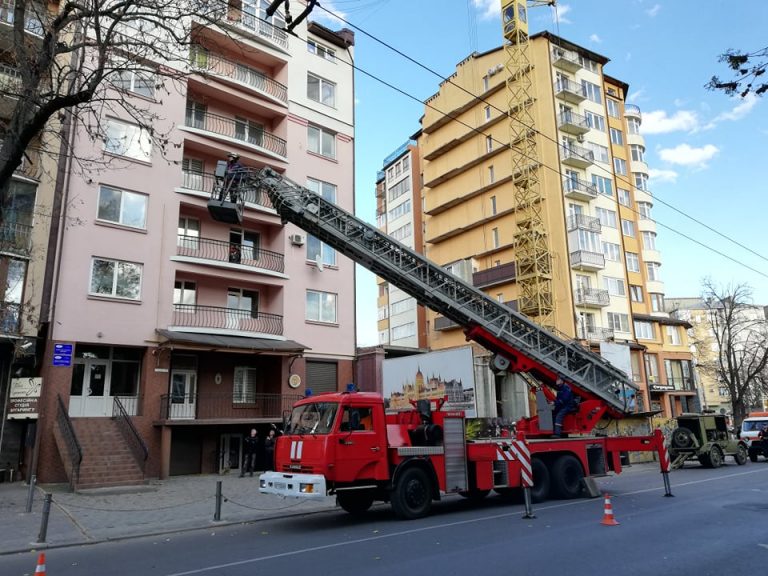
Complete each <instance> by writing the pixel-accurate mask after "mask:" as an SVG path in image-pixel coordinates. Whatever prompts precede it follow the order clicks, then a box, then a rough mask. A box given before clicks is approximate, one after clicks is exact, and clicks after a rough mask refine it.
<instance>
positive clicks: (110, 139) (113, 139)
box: [104, 118, 152, 163]
mask: <svg viewBox="0 0 768 576" xmlns="http://www.w3.org/2000/svg"><path fill="white" fill-rule="evenodd" d="M104 126H105V129H104V151H105V152H107V153H109V154H114V155H116V156H122V157H123V158H131V159H133V160H138V161H140V162H147V163H151V162H152V137H151V136H150V135H149V132H148V131H147V130H146V129H145V128H143V127H141V126H139V125H138V124H132V123H131V122H124V121H123V120H118V119H117V118H107V119H106V122H105V123H104ZM116 131H120V132H122V133H123V134H122V135H119V134H117V133H116ZM111 134H112V135H111Z"/></svg>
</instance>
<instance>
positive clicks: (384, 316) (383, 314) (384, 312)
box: [377, 306, 389, 320]
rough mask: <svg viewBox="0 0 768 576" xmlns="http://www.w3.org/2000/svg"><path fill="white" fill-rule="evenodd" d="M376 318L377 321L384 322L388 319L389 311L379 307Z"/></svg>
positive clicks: (384, 307)
mask: <svg viewBox="0 0 768 576" xmlns="http://www.w3.org/2000/svg"><path fill="white" fill-rule="evenodd" d="M377 318H378V319H379V320H386V319H387V318H389V309H388V308H387V307H386V306H379V312H378V316H377Z"/></svg>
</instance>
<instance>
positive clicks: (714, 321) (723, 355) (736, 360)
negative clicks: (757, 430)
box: [699, 279, 768, 424]
mask: <svg viewBox="0 0 768 576" xmlns="http://www.w3.org/2000/svg"><path fill="white" fill-rule="evenodd" d="M703 300H704V304H705V306H706V308H707V321H708V323H709V327H710V328H711V330H712V336H713V338H714V340H715V343H716V344H717V350H716V351H714V352H713V354H710V355H709V358H711V360H706V361H703V362H700V363H699V369H700V370H702V371H706V372H708V373H709V375H710V376H713V377H714V378H716V379H717V380H719V382H720V384H721V385H722V386H726V387H727V388H728V392H729V393H730V397H731V403H732V407H733V418H734V421H735V423H737V424H738V423H740V422H741V421H742V420H743V419H744V417H745V416H746V414H747V413H748V412H749V409H750V407H752V406H755V405H757V404H758V402H760V401H761V400H762V398H763V397H764V396H765V394H766V392H768V321H766V315H765V314H766V312H765V308H763V307H762V306H755V305H754V304H752V290H751V288H750V287H749V286H748V285H746V284H737V285H730V286H726V287H720V286H718V285H716V284H715V283H714V282H713V281H712V280H711V279H706V280H704V282H703Z"/></svg>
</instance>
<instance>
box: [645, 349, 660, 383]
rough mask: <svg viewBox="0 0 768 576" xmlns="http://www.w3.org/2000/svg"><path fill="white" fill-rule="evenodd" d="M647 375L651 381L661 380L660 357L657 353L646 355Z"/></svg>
mask: <svg viewBox="0 0 768 576" xmlns="http://www.w3.org/2000/svg"><path fill="white" fill-rule="evenodd" d="M645 377H646V378H647V379H648V382H649V383H658V381H659V357H658V355H657V354H646V355H645Z"/></svg>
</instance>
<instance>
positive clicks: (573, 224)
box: [568, 214, 602, 234]
mask: <svg viewBox="0 0 768 576" xmlns="http://www.w3.org/2000/svg"><path fill="white" fill-rule="evenodd" d="M577 228H581V229H582V230H589V231H590V232H597V233H598V234H599V233H600V231H601V230H602V225H601V224H600V219H599V218H595V217H594V216H586V215H585V214H571V215H570V216H568V231H569V232H570V231H571V230H576V229H577Z"/></svg>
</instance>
